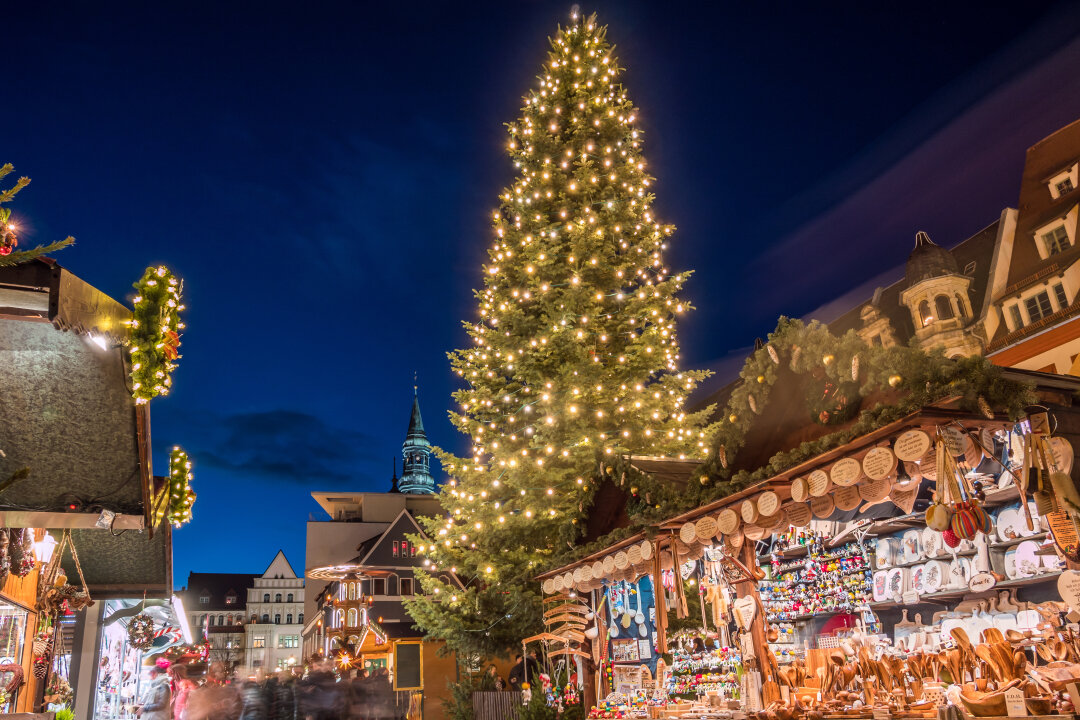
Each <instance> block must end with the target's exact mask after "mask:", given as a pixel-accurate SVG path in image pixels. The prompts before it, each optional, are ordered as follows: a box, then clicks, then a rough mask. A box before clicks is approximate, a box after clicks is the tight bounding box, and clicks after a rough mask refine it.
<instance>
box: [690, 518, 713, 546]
mask: <svg viewBox="0 0 1080 720" xmlns="http://www.w3.org/2000/svg"><path fill="white" fill-rule="evenodd" d="M694 527H695V529H696V530H697V540H698V542H699V543H709V542H711V541H712V539H713V536H714V535H716V518H714V517H713V516H712V515H706V516H705V517H703V518H701V519H700V520H698V521H697V523H695V525H694Z"/></svg>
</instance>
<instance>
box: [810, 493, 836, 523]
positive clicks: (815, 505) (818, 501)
mask: <svg viewBox="0 0 1080 720" xmlns="http://www.w3.org/2000/svg"><path fill="white" fill-rule="evenodd" d="M834 510H836V503H835V502H833V499H832V496H831V495H823V496H821V497H815V498H814V499H812V500H811V501H810V512H812V513H814V517H816V518H819V519H821V520H826V519H828V518H829V517H830V516H831V515H832V514H833V511H834Z"/></svg>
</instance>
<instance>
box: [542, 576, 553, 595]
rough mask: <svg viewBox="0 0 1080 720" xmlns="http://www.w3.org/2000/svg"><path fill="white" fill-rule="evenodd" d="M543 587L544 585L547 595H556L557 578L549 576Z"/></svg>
mask: <svg viewBox="0 0 1080 720" xmlns="http://www.w3.org/2000/svg"><path fill="white" fill-rule="evenodd" d="M543 587H544V594H546V595H554V594H555V578H548V579H547V580H545V581H544V585H543Z"/></svg>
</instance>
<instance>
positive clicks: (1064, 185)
mask: <svg viewBox="0 0 1080 720" xmlns="http://www.w3.org/2000/svg"><path fill="white" fill-rule="evenodd" d="M1078 168H1080V163H1073V164H1072V165H1071V166H1070V167H1067V168H1065V169H1064V170H1062V171H1061V172H1059V173H1058V174H1057V175H1054V176H1053V177H1051V178H1050V179H1048V180H1047V181H1046V186H1047V187H1048V188H1049V189H1050V197H1052V198H1054V199H1055V200H1057V199H1058V198H1060V197H1062V196H1063V195H1068V194H1069V193H1071V192H1072V191H1073V190H1075V189H1076V188H1077V186H1080V177H1077V174H1078V172H1077V171H1078Z"/></svg>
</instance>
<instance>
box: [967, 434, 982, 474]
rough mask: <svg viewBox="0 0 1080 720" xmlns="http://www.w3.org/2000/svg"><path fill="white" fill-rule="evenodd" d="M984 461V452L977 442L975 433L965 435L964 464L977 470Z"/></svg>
mask: <svg viewBox="0 0 1080 720" xmlns="http://www.w3.org/2000/svg"><path fill="white" fill-rule="evenodd" d="M982 461H983V451H982V448H981V447H979V445H978V443H976V442H975V433H970V434H967V435H964V462H965V463H967V466H968V467H969V468H972V469H975V468H976V467H978V465H979V463H981V462H982Z"/></svg>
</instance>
